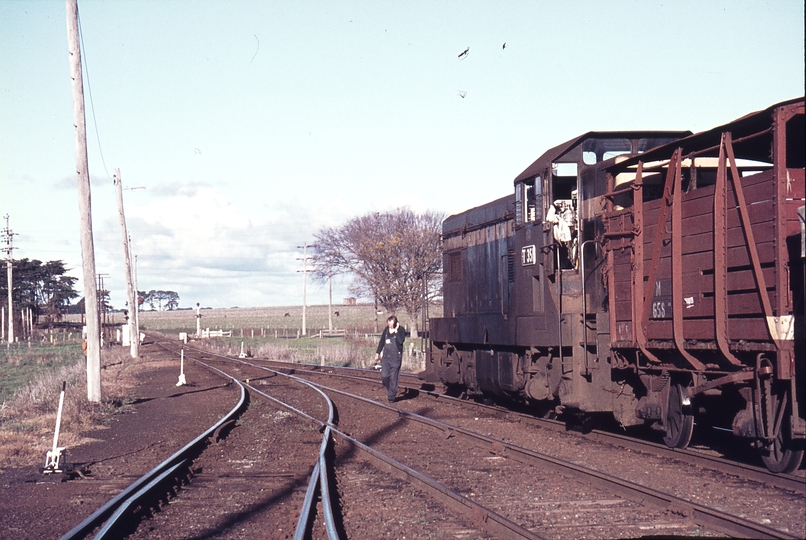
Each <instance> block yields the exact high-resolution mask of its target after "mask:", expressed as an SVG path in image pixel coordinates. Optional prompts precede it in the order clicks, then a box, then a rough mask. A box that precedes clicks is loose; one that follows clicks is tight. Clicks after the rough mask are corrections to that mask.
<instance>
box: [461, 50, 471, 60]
mask: <svg viewBox="0 0 806 540" xmlns="http://www.w3.org/2000/svg"><path fill="white" fill-rule="evenodd" d="M468 54H470V47H468V48H467V49H465V50H463V51H462V52H460V53H459V58H463V59H464V58H467V55H468Z"/></svg>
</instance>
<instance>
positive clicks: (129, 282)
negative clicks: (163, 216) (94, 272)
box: [114, 169, 140, 358]
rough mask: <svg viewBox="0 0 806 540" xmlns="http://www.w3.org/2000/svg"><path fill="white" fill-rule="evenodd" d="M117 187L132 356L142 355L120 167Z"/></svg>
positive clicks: (116, 175) (116, 172) (116, 181)
mask: <svg viewBox="0 0 806 540" xmlns="http://www.w3.org/2000/svg"><path fill="white" fill-rule="evenodd" d="M114 182H115V187H116V191H117V196H118V216H119V217H120V233H121V234H122V235H123V264H124V266H125V267H126V298H127V299H128V302H129V325H128V326H129V343H130V345H131V355H132V358H137V357H138V356H140V340H139V339H138V337H139V336H135V332H136V331H137V330H136V327H135V314H134V312H135V310H136V309H137V298H135V292H134V280H133V278H132V258H131V251H130V250H129V233H128V231H127V230H126V216H125V215H124V213H123V185H122V183H123V181H122V180H121V178H120V169H115V179H114Z"/></svg>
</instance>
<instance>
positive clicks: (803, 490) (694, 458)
mask: <svg viewBox="0 0 806 540" xmlns="http://www.w3.org/2000/svg"><path fill="white" fill-rule="evenodd" d="M265 362H267V363H268V364H270V365H273V366H275V367H276V369H286V370H291V371H293V372H295V373H298V374H300V375H302V374H304V373H310V374H312V375H316V374H321V375H323V376H327V377H331V378H332V377H340V378H347V379H349V380H355V381H363V382H365V383H368V384H370V385H374V384H377V383H378V381H379V380H380V379H379V376H378V375H377V374H375V373H374V372H373V371H372V370H367V369H359V368H342V367H330V366H329V367H327V368H322V367H321V366H317V365H314V364H310V365H307V364H306V365H299V364H293V365H291V366H289V364H288V363H286V362H277V361H265ZM428 386H430V385H425V384H423V382H422V380H420V379H419V378H418V377H417V376H416V375H414V374H403V373H401V383H400V387H401V388H404V389H406V390H407V391H409V392H412V393H417V394H423V395H426V396H432V397H434V398H436V399H440V400H444V401H449V402H453V403H455V404H456V405H457V406H461V407H472V408H474V409H476V410H479V411H485V412H487V413H488V414H492V415H498V416H500V417H502V418H516V419H517V421H518V422H521V423H525V424H529V425H532V426H535V427H537V428H542V429H546V430H551V431H554V432H558V433H559V432H562V433H565V432H568V431H569V428H568V425H567V424H566V423H565V422H562V421H559V420H553V419H549V418H540V417H537V416H534V415H531V414H527V413H520V412H517V411H512V410H510V409H506V408H504V407H501V406H499V405H489V404H484V403H481V402H477V401H473V400H467V399H461V398H456V397H452V396H448V395H446V394H444V393H441V392H437V391H436V390H431V389H429V388H427V387H428ZM573 435H576V436H579V437H584V438H585V439H587V440H590V441H593V442H596V443H600V444H608V445H611V446H614V447H618V448H622V449H625V450H629V451H633V452H643V453H646V454H652V455H657V456H661V457H663V458H665V459H673V460H676V461H678V462H682V463H686V464H689V465H692V466H696V467H701V468H703V469H710V470H713V471H718V472H721V473H724V474H727V475H731V476H735V477H738V478H743V479H745V480H748V481H753V482H758V483H761V484H765V485H767V486H770V487H773V488H777V489H783V490H788V491H792V492H794V493H799V494H801V495H804V496H806V475H805V474H804V472H803V471H799V472H798V473H795V474H775V473H771V472H770V471H769V470H767V469H766V468H764V467H759V466H754V465H750V464H746V463H741V462H736V461H733V460H728V459H724V458H721V457H719V456H715V455H709V454H706V453H703V452H700V451H697V450H691V449H682V450H681V449H677V448H669V447H668V446H666V445H663V444H658V443H655V442H651V441H647V440H643V439H637V438H635V437H630V436H626V435H621V434H618V433H612V432H610V431H605V430H599V429H593V430H585V431H584V432H583V431H574V432H573Z"/></svg>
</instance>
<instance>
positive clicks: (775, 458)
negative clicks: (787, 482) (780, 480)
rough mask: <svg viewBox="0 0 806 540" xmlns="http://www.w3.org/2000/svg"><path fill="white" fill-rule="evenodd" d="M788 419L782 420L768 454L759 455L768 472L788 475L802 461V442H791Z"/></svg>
mask: <svg viewBox="0 0 806 540" xmlns="http://www.w3.org/2000/svg"><path fill="white" fill-rule="evenodd" d="M789 429H790V423H789V421H788V418H784V421H783V422H782V423H781V429H779V430H778V435H777V436H776V437H775V439H773V441H772V444H771V445H770V447H769V453H764V454H762V455H761V460H762V461H763V462H764V465H766V466H767V469H769V470H770V472H774V473H784V474H788V473H791V472H794V471H795V470H797V468H798V467H800V462H801V461H802V460H803V450H804V448H803V441H793V440H792V438H791V436H790V433H789Z"/></svg>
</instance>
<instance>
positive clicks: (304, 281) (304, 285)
mask: <svg viewBox="0 0 806 540" xmlns="http://www.w3.org/2000/svg"><path fill="white" fill-rule="evenodd" d="M300 248H301V249H302V258H301V259H300V258H297V260H298V261H302V270H297V272H302V335H303V336H305V335H307V333H308V330H307V327H306V322H307V321H306V320H305V308H306V304H307V299H306V292H307V291H306V288H307V282H308V279H307V276H308V242H305V243H304V244H302V245H301V246H297V249H300Z"/></svg>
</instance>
